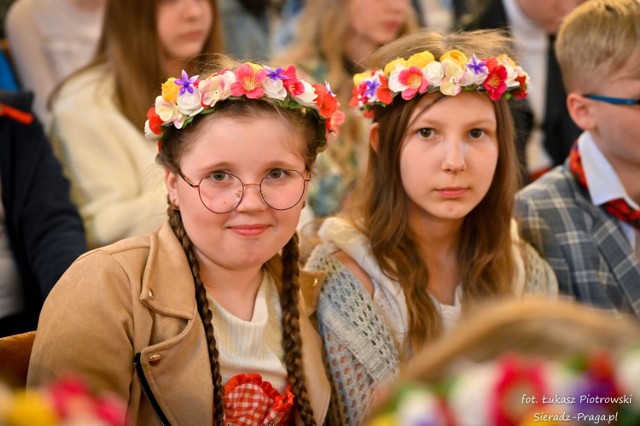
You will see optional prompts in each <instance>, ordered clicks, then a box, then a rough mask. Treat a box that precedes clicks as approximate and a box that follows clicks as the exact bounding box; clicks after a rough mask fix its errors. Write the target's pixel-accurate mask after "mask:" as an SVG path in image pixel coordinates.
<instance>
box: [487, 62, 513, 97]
mask: <svg viewBox="0 0 640 426" xmlns="http://www.w3.org/2000/svg"><path fill="white" fill-rule="evenodd" d="M487 68H488V69H489V75H488V76H487V79H486V80H485V81H484V83H482V85H483V86H484V88H485V89H487V92H488V93H489V98H491V100H492V101H495V102H497V101H499V100H500V98H501V97H502V94H503V93H504V92H506V91H507V82H506V80H507V69H506V68H505V67H504V65H500V64H499V63H498V62H497V60H496V59H495V58H491V59H489V60H487Z"/></svg>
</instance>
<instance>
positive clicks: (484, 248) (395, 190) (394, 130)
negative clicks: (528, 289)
mask: <svg viewBox="0 0 640 426" xmlns="http://www.w3.org/2000/svg"><path fill="white" fill-rule="evenodd" d="M509 46H510V39H509V38H507V37H506V36H505V35H504V34H502V33H499V32H496V31H475V32H468V33H457V34H456V33H452V34H449V35H443V34H440V33H436V32H432V31H422V32H419V33H416V34H411V35H408V36H405V37H403V38H401V39H399V40H396V41H395V42H393V43H390V44H388V45H386V46H384V47H382V48H381V49H379V50H378V51H377V52H376V53H375V54H374V55H373V56H372V57H371V60H370V64H369V66H370V67H371V68H383V67H384V65H385V64H386V63H388V62H389V61H391V60H393V59H396V58H398V57H402V58H408V57H409V56H411V55H412V54H413V53H417V52H421V51H423V50H428V51H430V52H431V53H432V54H433V55H434V56H435V57H436V58H439V57H440V56H441V55H442V54H443V53H445V52H447V51H449V50H452V49H458V50H460V51H462V52H463V53H465V54H467V55H469V56H471V54H473V53H475V54H476V55H477V56H478V57H489V56H497V55H499V54H502V53H508V54H509V53H510V49H509ZM420 99H421V97H420V96H417V97H415V98H414V99H412V100H410V101H404V100H402V98H400V97H397V98H396V100H394V102H392V103H391V104H390V105H388V106H386V107H375V108H374V110H373V111H374V118H373V120H374V121H375V122H377V123H379V125H380V131H379V143H378V149H377V151H374V150H373V149H371V148H370V149H369V163H368V166H367V170H366V175H365V177H364V179H362V180H361V181H360V182H359V188H358V189H357V190H356V191H355V196H356V197H357V198H354V200H353V205H352V206H349V207H351V208H348V209H347V211H349V216H350V218H351V220H352V221H353V223H354V224H355V225H356V226H358V227H359V228H361V230H362V232H363V233H365V235H367V237H368V239H369V241H370V243H371V248H372V251H373V255H374V256H375V258H376V260H377V262H378V264H379V265H380V268H381V269H382V270H383V271H384V273H385V274H386V275H388V276H389V277H390V278H392V279H395V280H397V281H398V282H399V283H400V286H401V287H402V289H403V290H404V292H405V294H406V300H407V308H408V311H409V339H410V342H411V345H412V347H413V349H417V348H419V347H420V346H422V345H423V344H424V343H426V342H428V341H430V340H433V339H434V338H436V337H437V336H438V335H439V334H440V332H441V319H440V315H439V313H438V310H437V308H436V307H435V306H434V303H433V301H432V300H431V297H430V296H429V294H428V292H427V290H426V289H427V285H428V282H429V271H428V269H427V267H426V265H425V263H424V261H423V260H422V258H421V257H420V255H419V251H418V249H417V245H418V244H417V241H416V239H415V236H414V235H413V233H412V232H411V230H410V229H409V225H408V220H407V217H408V211H407V202H406V200H407V196H406V193H405V190H404V187H403V186H402V179H401V175H400V155H401V152H402V142H403V141H404V139H405V134H406V131H407V128H408V124H409V118H410V116H411V113H412V112H413V110H414V109H415V107H416V105H417V104H418V103H419V102H420ZM492 104H493V106H494V109H495V113H496V121H497V126H498V129H497V135H498V152H499V155H498V162H497V166H496V170H495V173H494V178H493V181H492V183H491V187H490V188H489V190H488V192H487V194H486V196H485V197H484V199H483V200H482V201H481V202H480V203H479V204H478V206H476V208H475V209H473V210H472V211H471V212H470V213H469V214H468V215H467V217H466V218H465V220H464V223H463V225H462V230H461V237H460V251H459V265H460V266H459V267H460V269H461V271H462V274H461V278H462V283H463V284H462V289H463V294H464V300H465V305H466V304H467V302H473V300H476V299H481V298H483V297H487V296H496V295H502V294H510V293H511V291H512V281H513V277H514V274H515V264H514V259H513V254H512V240H511V235H510V223H511V212H512V209H513V199H514V196H515V192H516V189H517V188H518V171H517V170H518V168H517V167H518V166H517V164H518V163H517V159H516V152H515V143H514V128H513V120H512V118H511V112H510V110H509V105H508V103H507V101H506V100H501V101H499V102H495V103H492ZM361 219H362V221H361Z"/></svg>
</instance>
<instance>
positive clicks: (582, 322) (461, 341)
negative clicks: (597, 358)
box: [399, 296, 640, 383]
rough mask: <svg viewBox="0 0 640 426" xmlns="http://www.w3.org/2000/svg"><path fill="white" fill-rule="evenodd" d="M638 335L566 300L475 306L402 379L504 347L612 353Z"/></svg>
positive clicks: (426, 376)
mask: <svg viewBox="0 0 640 426" xmlns="http://www.w3.org/2000/svg"><path fill="white" fill-rule="evenodd" d="M638 339H640V326H639V325H638V324H637V322H636V321H635V320H634V319H633V318H631V317H626V316H622V315H620V314H614V313H612V312H608V311H603V310H599V309H597V308H594V307H589V306H587V305H584V304H581V303H579V302H577V301H574V300H570V299H549V298H543V297H533V296H532V297H528V298H524V299H515V298H510V299H503V300H499V301H492V302H485V303H483V304H480V305H477V306H476V307H475V308H474V309H473V310H472V311H471V312H469V315H467V317H466V318H465V319H463V320H462V321H461V322H460V323H459V324H458V325H457V326H456V328H455V329H454V330H453V331H452V332H451V333H450V334H449V335H447V337H446V338H445V339H442V340H440V341H438V342H436V343H434V345H432V346H430V347H426V348H423V349H422V351H421V352H419V353H418V354H416V356H415V357H414V358H413V359H412V360H411V361H410V362H409V363H407V364H406V365H405V367H404V369H403V371H402V373H401V377H400V379H399V382H402V381H404V380H410V381H421V382H425V383H436V382H438V381H441V380H443V379H445V378H446V377H448V376H450V375H451V374H453V373H455V370H456V369H457V368H458V367H459V366H460V365H463V364H465V363H466V362H467V361H473V362H484V361H489V360H494V359H496V358H498V357H500V356H501V355H502V354H505V353H507V352H514V353H517V354H520V355H522V356H527V357H543V358H545V359H548V360H553V361H563V360H566V359H569V358H572V357H574V356H576V355H584V354H589V353H593V352H595V351H607V352H609V353H612V354H614V355H618V354H620V353H621V352H622V351H624V350H625V349H627V348H628V347H630V346H631V345H632V344H634V343H635V342H637V341H638Z"/></svg>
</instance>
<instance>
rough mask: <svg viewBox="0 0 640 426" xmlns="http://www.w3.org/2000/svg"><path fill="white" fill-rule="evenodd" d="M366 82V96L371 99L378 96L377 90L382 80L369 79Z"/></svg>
mask: <svg viewBox="0 0 640 426" xmlns="http://www.w3.org/2000/svg"><path fill="white" fill-rule="evenodd" d="M364 83H365V89H364V96H366V97H367V98H369V99H371V98H373V97H375V96H376V91H377V90H378V87H380V82H379V81H378V80H367V81H365V82H364Z"/></svg>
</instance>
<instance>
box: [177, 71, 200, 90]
mask: <svg viewBox="0 0 640 426" xmlns="http://www.w3.org/2000/svg"><path fill="white" fill-rule="evenodd" d="M197 79H198V76H197V75H196V76H193V77H191V78H189V75H188V74H187V72H186V71H185V70H182V78H179V79H177V80H175V81H174V83H175V84H177V85H178V86H181V87H180V91H179V92H178V95H180V96H182V95H184V93H185V92H189V93H191V94H193V83H195V82H196V80H197Z"/></svg>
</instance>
